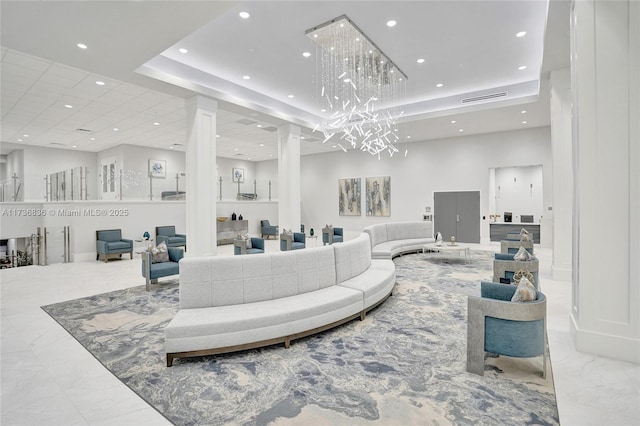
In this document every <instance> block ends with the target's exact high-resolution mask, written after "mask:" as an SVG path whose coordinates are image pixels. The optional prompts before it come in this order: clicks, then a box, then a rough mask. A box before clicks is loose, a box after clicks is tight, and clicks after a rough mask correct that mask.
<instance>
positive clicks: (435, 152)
mask: <svg viewBox="0 0 640 426" xmlns="http://www.w3.org/2000/svg"><path fill="white" fill-rule="evenodd" d="M408 148H409V153H408V155H407V156H406V157H404V156H402V155H399V156H394V157H392V158H388V157H386V158H381V159H380V160H378V159H377V157H372V156H369V155H368V154H364V153H362V152H360V151H349V152H347V153H344V152H342V151H340V152H336V153H329V154H317V155H307V156H303V157H302V160H301V171H302V173H301V174H302V176H301V179H302V183H301V189H302V223H304V224H305V226H306V227H307V229H308V228H311V227H313V228H315V229H321V228H322V227H323V226H324V225H325V224H332V225H334V226H342V227H344V228H345V229H346V230H347V231H354V232H355V231H359V230H361V229H362V228H364V227H365V226H368V225H370V224H374V223H380V222H388V221H406V220H422V214H423V213H424V212H425V207H426V206H429V207H431V208H432V211H433V193H434V192H436V191H480V200H481V201H480V202H481V206H480V212H481V215H483V216H485V220H481V238H484V239H485V241H488V240H489V213H490V212H489V197H488V194H489V169H490V168H492V167H511V166H528V165H531V164H542V167H543V187H544V188H543V204H544V206H545V210H546V208H547V207H548V206H551V143H550V130H549V128H548V127H541V128H535V129H527V130H518V131H510V132H500V133H490V134H484V135H472V136H464V137H457V138H450V139H443V140H435V141H427V142H412V143H410V144H408ZM374 176H391V216H390V217H367V216H365V215H364V214H365V208H366V206H365V199H364V191H365V181H364V178H365V177H374ZM352 177H355V178H358V177H359V178H361V179H362V192H363V200H362V209H363V212H362V216H358V217H355V216H339V215H338V179H342V178H352ZM543 226H544V225H543Z"/></svg>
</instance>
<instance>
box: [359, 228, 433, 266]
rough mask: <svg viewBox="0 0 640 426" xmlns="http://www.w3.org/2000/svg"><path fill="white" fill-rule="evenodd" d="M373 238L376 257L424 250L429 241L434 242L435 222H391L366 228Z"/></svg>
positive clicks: (387, 256)
mask: <svg viewBox="0 0 640 426" xmlns="http://www.w3.org/2000/svg"><path fill="white" fill-rule="evenodd" d="M364 232H365V233H366V234H368V235H369V238H370V240H371V256H372V257H373V258H374V259H393V258H394V257H396V256H399V255H402V254H405V253H411V252H417V251H422V247H423V246H424V245H425V244H428V243H434V242H435V239H434V238H433V222H429V221H415V222H391V223H380V224H377V225H371V226H368V227H366V228H364Z"/></svg>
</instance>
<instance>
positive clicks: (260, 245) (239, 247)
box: [233, 237, 264, 255]
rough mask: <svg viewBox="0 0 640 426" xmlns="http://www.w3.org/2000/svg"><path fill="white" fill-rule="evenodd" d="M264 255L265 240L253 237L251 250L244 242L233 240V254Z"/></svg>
mask: <svg viewBox="0 0 640 426" xmlns="http://www.w3.org/2000/svg"><path fill="white" fill-rule="evenodd" d="M259 253H264V238H259V237H251V248H247V245H246V244H245V241H244V240H239V239H237V238H236V239H235V240H233V254H234V255H239V254H259Z"/></svg>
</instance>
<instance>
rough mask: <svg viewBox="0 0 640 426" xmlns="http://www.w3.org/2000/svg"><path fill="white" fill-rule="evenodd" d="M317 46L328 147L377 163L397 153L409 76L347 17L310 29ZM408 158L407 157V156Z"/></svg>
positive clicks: (319, 79)
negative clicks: (401, 108)
mask: <svg viewBox="0 0 640 426" xmlns="http://www.w3.org/2000/svg"><path fill="white" fill-rule="evenodd" d="M305 34H306V35H307V36H308V37H309V38H310V39H311V40H313V41H314V42H315V43H316V44H317V48H316V53H317V57H318V58H319V60H318V61H317V67H318V69H317V74H316V75H317V76H318V77H317V81H318V86H319V87H318V89H319V95H320V100H321V103H322V110H321V111H322V112H323V113H324V114H325V115H324V116H325V120H324V122H322V123H318V125H316V127H315V129H314V130H321V131H322V132H323V133H324V136H325V139H324V141H323V143H324V142H327V141H328V140H330V139H332V138H333V141H335V142H336V143H337V145H338V146H340V148H342V149H343V150H344V151H346V148H345V146H348V145H351V147H352V148H354V149H355V148H357V147H359V148H360V150H362V151H367V152H369V153H370V154H372V155H377V156H378V158H379V157H380V153H382V152H385V151H386V152H387V153H388V154H389V155H390V156H393V154H394V153H396V152H398V148H397V145H398V143H399V142H400V135H399V134H398V133H399V131H398V125H397V120H398V119H399V118H400V116H401V115H402V112H399V113H398V111H397V106H398V104H399V101H400V100H401V99H402V98H404V95H405V88H406V80H407V76H406V75H405V74H404V73H403V72H402V71H401V70H400V68H398V67H397V66H396V65H395V64H394V63H393V61H391V60H390V59H389V57H387V55H385V54H384V52H382V50H380V49H379V48H378V46H376V45H375V43H374V42H373V41H371V39H369V37H367V36H366V35H365V34H364V33H363V32H362V31H361V30H360V29H359V28H358V27H357V26H356V25H355V24H354V23H353V22H352V21H351V20H350V19H349V17H347V16H346V15H342V16H339V17H337V18H335V19H332V20H331V21H328V22H326V23H324V24H321V25H318V26H316V27H314V28H310V29H308V30H307V31H306V32H305ZM405 155H406V152H405Z"/></svg>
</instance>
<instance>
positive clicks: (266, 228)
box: [260, 220, 278, 238]
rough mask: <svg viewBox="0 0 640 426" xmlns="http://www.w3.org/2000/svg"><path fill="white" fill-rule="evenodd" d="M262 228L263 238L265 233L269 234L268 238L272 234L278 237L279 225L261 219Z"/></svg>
mask: <svg viewBox="0 0 640 426" xmlns="http://www.w3.org/2000/svg"><path fill="white" fill-rule="evenodd" d="M260 228H261V233H262V238H264V237H265V235H266V236H267V238H269V236H270V235H273V238H277V237H278V226H277V225H271V224H269V221H268V220H261V221H260Z"/></svg>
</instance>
